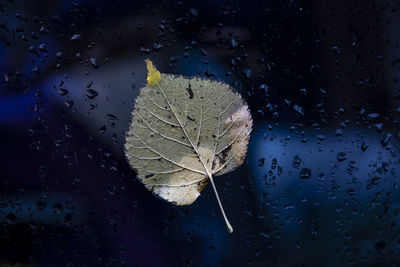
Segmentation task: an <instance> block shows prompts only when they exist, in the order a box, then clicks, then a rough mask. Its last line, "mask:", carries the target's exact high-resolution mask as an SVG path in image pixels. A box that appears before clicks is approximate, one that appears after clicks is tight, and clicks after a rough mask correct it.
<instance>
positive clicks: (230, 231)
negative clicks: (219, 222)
mask: <svg viewBox="0 0 400 267" xmlns="http://www.w3.org/2000/svg"><path fill="white" fill-rule="evenodd" d="M227 226H228V231H229V233H230V234H232V233H233V228H232V226H231V225H230V224H228V225H227Z"/></svg>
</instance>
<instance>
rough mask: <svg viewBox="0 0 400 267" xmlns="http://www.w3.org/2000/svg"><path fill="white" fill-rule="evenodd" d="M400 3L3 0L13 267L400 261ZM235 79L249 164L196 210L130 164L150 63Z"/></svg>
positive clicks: (0, 129)
mask: <svg viewBox="0 0 400 267" xmlns="http://www.w3.org/2000/svg"><path fill="white" fill-rule="evenodd" d="M399 12H400V6H399V2H398V1H390V0H383V1H361V0H360V1H344V0H339V1H297V0H288V1H272V0H266V1H211V0H202V1H123V0H120V1H94V0H93V1H92V0H82V1H79V0H77V1H22V0H8V1H5V0H4V1H1V2H0V59H1V61H0V157H1V165H0V166H1V170H0V265H1V266H247V265H249V266H347V265H355V266H399V265H400V256H399V255H400V228H399V224H400V219H399V218H400V217H399V214H400V202H399V201H400V192H399V190H400V189H399V183H400V181H399V178H400V175H399V172H400V165H399V163H400V157H399V152H400V151H399V147H400V146H399V145H400V142H399V140H400V131H399V129H400V128H399V124H400V114H399V113H400V103H399V97H400V88H399V77H400V72H399V71H400V57H399V56H400V50H399V43H400V34H399V29H400V13H399ZM147 58H149V59H151V60H152V61H153V62H154V64H155V65H156V66H157V68H158V69H159V70H160V71H161V72H163V73H171V74H180V75H184V76H188V77H192V76H199V77H203V78H207V79H212V80H218V81H223V82H226V83H228V84H230V85H231V86H232V87H233V88H235V90H237V91H238V92H239V93H240V94H241V95H242V97H243V98H244V99H245V100H246V102H247V103H248V105H249V107H250V110H251V114H252V117H253V120H254V127H253V131H252V134H251V139H250V143H249V150H248V154H247V157H246V159H245V162H244V164H243V165H242V166H240V167H239V168H237V169H236V170H234V171H233V172H230V173H227V174H225V175H223V176H220V177H216V178H215V181H216V186H217V188H218V190H219V192H220V195H221V201H222V203H223V205H224V208H225V211H226V213H227V216H228V218H229V219H230V222H231V224H232V225H233V227H234V229H235V231H234V233H233V234H229V233H228V231H227V230H226V226H225V223H224V220H223V218H222V216H221V213H220V210H219V207H218V204H217V201H216V198H215V195H214V192H213V190H212V187H211V185H208V186H207V187H206V188H205V189H204V190H203V191H202V193H201V196H200V197H199V199H198V200H197V201H195V202H194V203H193V204H192V205H190V206H175V205H173V204H171V203H168V202H166V201H164V200H162V199H159V198H157V197H155V196H154V195H153V194H152V193H151V192H149V191H148V190H146V188H145V187H144V186H143V185H142V184H141V183H140V181H139V180H138V179H137V177H136V174H135V172H134V171H133V170H132V169H131V168H130V166H129V164H128V162H127V160H126V158H125V155H124V136H125V132H126V131H127V129H128V126H129V123H130V119H131V112H132V110H133V108H134V100H135V97H136V96H137V95H138V93H139V90H140V88H141V87H143V86H144V85H145V83H146V68H145V67H146V66H145V63H144V60H145V59H147Z"/></svg>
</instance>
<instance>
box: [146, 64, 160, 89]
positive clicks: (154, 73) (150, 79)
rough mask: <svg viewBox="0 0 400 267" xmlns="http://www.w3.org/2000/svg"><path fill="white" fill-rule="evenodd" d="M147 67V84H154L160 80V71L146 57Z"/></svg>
mask: <svg viewBox="0 0 400 267" xmlns="http://www.w3.org/2000/svg"><path fill="white" fill-rule="evenodd" d="M145 61H146V67H147V84H148V85H151V86H154V85H157V83H159V82H160V80H161V73H160V72H159V71H158V70H157V69H156V67H154V65H153V62H151V60H150V59H146V60H145Z"/></svg>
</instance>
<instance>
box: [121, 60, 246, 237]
mask: <svg viewBox="0 0 400 267" xmlns="http://www.w3.org/2000/svg"><path fill="white" fill-rule="evenodd" d="M146 63H147V68H148V72H149V74H148V78H147V81H148V83H147V85H146V86H145V87H144V88H142V89H141V91H140V94H139V96H138V97H137V98H136V103H135V109H134V110H133V113H132V123H131V125H130V127H129V131H128V133H127V136H126V144H125V153H126V156H127V158H128V161H129V163H130V165H131V166H132V167H133V168H134V169H136V170H137V172H138V177H139V179H140V180H141V181H142V183H143V184H144V185H145V186H146V188H147V189H149V190H151V191H153V192H154V193H155V194H156V195H158V196H160V197H161V198H163V199H166V200H168V201H170V202H172V203H174V204H176V205H189V204H192V203H193V202H194V201H195V200H196V199H197V198H198V196H199V195H200V191H201V190H202V189H203V188H204V187H205V186H206V185H207V183H208V181H211V183H212V186H213V188H214V191H215V194H216V197H217V200H218V204H219V206H220V208H221V211H222V214H223V216H224V219H225V222H226V224H227V226H228V229H229V231H230V232H232V227H231V226H230V224H229V222H228V220H227V218H226V215H225V212H224V210H223V207H222V204H221V201H220V199H219V196H218V193H217V190H216V188H215V184H214V181H213V177H215V176H218V175H221V174H224V173H227V172H229V171H232V170H233V169H234V168H236V167H238V166H240V165H241V164H242V163H243V160H244V158H245V156H246V152H247V144H248V140H249V136H250V132H251V127H252V119H251V116H250V112H249V109H248V106H247V105H246V104H245V103H244V101H243V100H242V98H241V97H240V95H239V94H237V93H236V92H234V91H233V90H232V89H231V88H230V87H229V86H228V85H227V84H225V83H221V82H216V81H211V80H206V79H201V78H197V77H195V78H185V77H181V76H174V75H169V74H162V75H160V72H158V71H157V70H156V69H155V67H154V66H153V64H152V62H151V61H150V60H147V61H146ZM159 75H160V76H159Z"/></svg>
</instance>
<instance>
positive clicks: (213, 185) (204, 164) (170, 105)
mask: <svg viewBox="0 0 400 267" xmlns="http://www.w3.org/2000/svg"><path fill="white" fill-rule="evenodd" d="M156 85H157V87H158V88H159V89H160V91H161V93H162V94H163V96H164V98H165V101H166V102H167V104H168V106H169V108H170V110H171V112H172V113H173V114H174V117H175V119H176V120H177V121H178V123H179V126H180V127H181V128H182V131H183V133H184V134H185V136H186V138H187V139H188V140H189V143H190V144H191V146H192V147H193V149H194V150H195V152H196V154H197V155H198V157H199V159H200V161H201V163H202V164H203V167H204V169H205V170H206V173H207V176H208V178H210V181H211V184H212V187H213V189H214V192H215V196H216V197H217V201H218V205H219V207H220V209H221V212H222V216H223V217H224V220H225V223H226V226H227V227H228V230H229V233H233V228H232V226H231V224H230V223H229V221H228V218H226V215H225V211H224V207H222V203H221V200H220V199H219V195H218V191H217V188H216V187H215V184H214V179H213V177H212V174H211V171H210V170H209V169H208V167H207V165H206V163H205V162H204V160H203V158H202V157H201V155H200V153H199V150H198V149H197V142H198V138H197V141H196V144H193V142H192V140H191V139H190V137H189V135H188V133H187V132H186V130H185V127H184V126H183V124H182V122H181V120H180V119H179V117H178V115H177V114H176V113H175V111H174V109H173V108H172V104H171V102H169V100H168V98H167V96H166V94H165V92H164V90H163V89H162V88H161V86H160V84H159V83H158V82H156ZM199 128H201V124H200V127H199ZM199 130H200V129H199ZM199 133H200V132H199ZM143 144H144V143H143Z"/></svg>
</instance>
